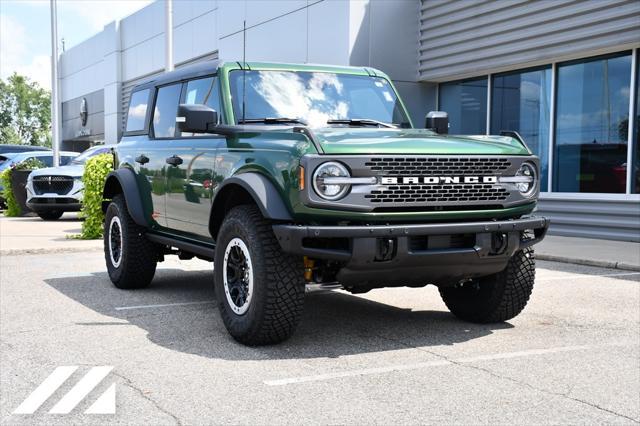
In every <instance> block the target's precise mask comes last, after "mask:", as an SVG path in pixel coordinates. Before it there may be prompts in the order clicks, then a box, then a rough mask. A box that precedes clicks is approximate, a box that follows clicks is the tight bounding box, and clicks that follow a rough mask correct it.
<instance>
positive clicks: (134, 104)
mask: <svg viewBox="0 0 640 426" xmlns="http://www.w3.org/2000/svg"><path fill="white" fill-rule="evenodd" d="M149 90H150V89H145V90H138V91H137V92H133V93H132V94H131V101H130V102H129V114H128V115H127V132H138V131H141V130H145V128H144V120H145V118H146V117H147V104H148V103H149Z"/></svg>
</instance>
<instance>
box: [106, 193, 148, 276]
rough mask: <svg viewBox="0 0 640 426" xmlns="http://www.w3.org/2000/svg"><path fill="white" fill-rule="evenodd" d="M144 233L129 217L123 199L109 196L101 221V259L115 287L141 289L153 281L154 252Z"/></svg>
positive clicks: (118, 196) (119, 196)
mask: <svg viewBox="0 0 640 426" xmlns="http://www.w3.org/2000/svg"><path fill="white" fill-rule="evenodd" d="M144 231H145V229H144V228H143V227H141V226H139V225H138V224H136V223H135V222H134V221H133V219H132V218H131V216H130V215H129V211H128V210H127V204H126V202H125V200H124V197H123V196H122V195H116V196H115V197H113V200H111V203H109V207H108V208H107V212H106V214H105V220H104V256H105V261H106V262H107V270H108V272H109V278H111V282H113V284H114V285H115V286H116V287H118V288H122V289H134V288H144V287H147V286H148V285H149V284H150V283H151V280H152V279H153V275H154V274H155V272H156V265H157V262H158V249H157V247H156V245H155V244H153V243H152V242H150V241H149V240H147V238H146V237H145V235H144ZM118 246H119V249H118Z"/></svg>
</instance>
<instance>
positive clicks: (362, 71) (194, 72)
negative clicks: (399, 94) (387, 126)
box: [133, 60, 386, 92]
mask: <svg viewBox="0 0 640 426" xmlns="http://www.w3.org/2000/svg"><path fill="white" fill-rule="evenodd" d="M245 64H246V68H245V69H247V70H251V69H271V70H291V71H317V72H336V73H345V74H359V75H371V76H381V77H386V75H385V74H384V73H382V72H381V71H378V70H376V69H373V68H369V67H349V66H340V65H320V64H294V63H280V62H246V63H245ZM242 65H243V63H242V62H223V61H220V60H209V61H203V62H199V63H197V64H194V65H189V66H186V67H184V68H180V69H177V70H175V71H171V72H167V73H164V74H161V75H159V76H156V77H152V78H150V79H149V80H146V81H144V82H142V83H140V84H138V85H136V86H135V87H134V88H133V91H134V92H135V91H138V90H142V89H146V88H150V87H157V86H163V85H165V84H169V83H174V82H179V81H183V80H190V79H193V78H197V77H204V76H207V75H211V74H215V73H216V72H217V71H218V69H220V68H226V69H227V70H234V69H238V70H241V69H243V67H242Z"/></svg>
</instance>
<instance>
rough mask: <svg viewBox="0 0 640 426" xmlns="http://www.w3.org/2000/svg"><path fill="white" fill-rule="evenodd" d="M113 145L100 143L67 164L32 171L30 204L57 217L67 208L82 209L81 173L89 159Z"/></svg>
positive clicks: (44, 215)
mask: <svg viewBox="0 0 640 426" xmlns="http://www.w3.org/2000/svg"><path fill="white" fill-rule="evenodd" d="M111 148H112V145H97V146H94V147H92V148H89V149H87V150H86V151H84V152H83V153H82V154H80V155H79V156H77V157H76V158H74V159H73V160H72V161H71V162H70V163H69V164H68V165H66V166H60V167H49V168H46V169H38V170H34V171H33V172H31V174H30V175H29V180H28V181H27V206H28V207H29V208H30V209H31V210H33V211H34V212H36V213H37V214H38V216H40V217H41V218H42V219H44V220H57V219H59V218H60V217H61V216H62V215H63V213H64V212H72V211H79V210H80V209H81V208H82V196H83V193H84V191H83V190H84V184H83V183H82V174H83V173H84V165H85V163H86V161H87V160H88V159H89V158H91V157H94V156H96V155H99V154H106V153H109V152H111Z"/></svg>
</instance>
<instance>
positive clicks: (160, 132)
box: [153, 83, 182, 138]
mask: <svg viewBox="0 0 640 426" xmlns="http://www.w3.org/2000/svg"><path fill="white" fill-rule="evenodd" d="M181 91H182V84H180V83H179V84H172V85H171V86H164V87H161V88H160V89H158V98H157V100H156V106H155V108H154V109H153V135H154V137H156V138H173V137H175V135H176V115H177V113H178V102H180V92H181Z"/></svg>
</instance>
